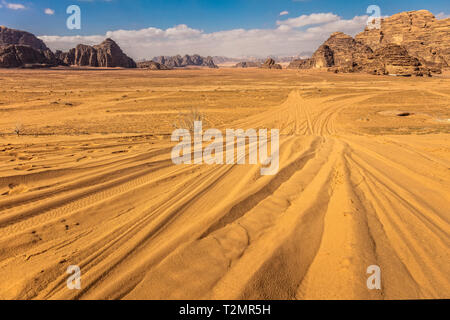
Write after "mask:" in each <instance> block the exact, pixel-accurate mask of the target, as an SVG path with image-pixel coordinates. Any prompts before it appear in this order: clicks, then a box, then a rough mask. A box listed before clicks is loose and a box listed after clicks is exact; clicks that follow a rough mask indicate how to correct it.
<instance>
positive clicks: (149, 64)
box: [137, 61, 171, 70]
mask: <svg viewBox="0 0 450 320" xmlns="http://www.w3.org/2000/svg"><path fill="white" fill-rule="evenodd" d="M137 67H138V68H141V69H150V70H171V69H170V68H169V67H168V66H166V65H163V64H161V63H158V62H155V61H142V62H138V63H137Z"/></svg>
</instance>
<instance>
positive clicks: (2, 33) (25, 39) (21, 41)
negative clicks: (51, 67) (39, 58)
mask: <svg viewBox="0 0 450 320" xmlns="http://www.w3.org/2000/svg"><path fill="white" fill-rule="evenodd" d="M10 44H16V45H25V46H30V47H32V48H34V49H37V50H42V51H46V50H49V49H48V48H47V46H46V45H45V43H44V41H42V40H41V39H38V38H37V37H36V36H35V35H33V34H31V33H29V32H26V31H21V30H15V29H10V28H7V27H5V26H0V46H6V45H10Z"/></svg>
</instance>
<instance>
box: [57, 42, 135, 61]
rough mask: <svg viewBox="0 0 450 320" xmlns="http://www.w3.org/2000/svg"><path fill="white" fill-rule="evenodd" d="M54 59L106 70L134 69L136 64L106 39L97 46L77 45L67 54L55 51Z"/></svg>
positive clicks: (115, 44)
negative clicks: (105, 68) (117, 68)
mask: <svg viewBox="0 0 450 320" xmlns="http://www.w3.org/2000/svg"><path fill="white" fill-rule="evenodd" d="M55 55H56V57H57V58H58V59H59V60H61V61H62V62H63V63H64V64H67V65H69V66H70V65H75V66H89V67H107V68H116V67H121V68H136V63H135V62H134V61H133V59H131V58H130V57H128V56H127V55H126V54H125V53H123V51H122V49H120V47H119V46H118V45H117V43H115V42H114V40H112V39H109V38H108V39H106V40H105V41H103V42H102V43H101V44H99V45H95V46H88V45H84V44H79V45H77V46H76V48H73V49H70V50H69V51H68V52H61V51H56V53H55Z"/></svg>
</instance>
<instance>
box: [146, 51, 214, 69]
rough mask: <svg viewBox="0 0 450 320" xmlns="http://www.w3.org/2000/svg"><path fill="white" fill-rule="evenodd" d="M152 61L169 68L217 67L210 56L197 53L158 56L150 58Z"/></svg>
mask: <svg viewBox="0 0 450 320" xmlns="http://www.w3.org/2000/svg"><path fill="white" fill-rule="evenodd" d="M152 60H153V61H154V62H157V63H160V64H163V65H165V66H167V67H169V68H185V67H189V66H196V67H208V68H218V67H217V66H216V64H215V63H214V61H213V58H212V57H206V58H205V57H201V56H199V55H198V54H195V55H193V56H189V55H185V56H184V57H182V56H180V55H178V56H173V57H170V56H160V57H155V58H153V59H152Z"/></svg>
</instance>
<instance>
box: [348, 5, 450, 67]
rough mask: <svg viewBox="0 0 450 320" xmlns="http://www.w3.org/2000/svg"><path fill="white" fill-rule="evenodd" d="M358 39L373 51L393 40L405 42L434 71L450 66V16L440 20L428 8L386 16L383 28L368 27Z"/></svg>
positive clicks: (382, 22) (409, 51) (398, 42)
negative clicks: (370, 28)
mask: <svg viewBox="0 0 450 320" xmlns="http://www.w3.org/2000/svg"><path fill="white" fill-rule="evenodd" d="M356 40H357V41H360V42H362V43H364V44H366V45H368V46H370V47H371V48H372V49H373V50H377V49H379V48H381V47H383V46H386V45H387V44H390V43H392V44H397V45H401V46H403V47H404V48H406V50H407V51H408V53H409V54H410V55H411V56H413V57H416V58H418V59H419V60H420V62H421V63H422V64H423V65H425V66H427V67H429V68H431V69H432V70H433V71H438V72H439V70H440V69H441V68H442V67H449V66H450V18H447V19H442V20H438V19H436V18H435V17H434V15H433V14H432V13H431V12H429V11H427V10H419V11H410V12H402V13H398V14H395V15H393V16H391V17H388V18H385V19H382V21H381V29H379V30H377V29H372V30H369V29H368V28H366V29H365V30H364V31H363V32H361V33H360V34H358V35H357V36H356Z"/></svg>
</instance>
